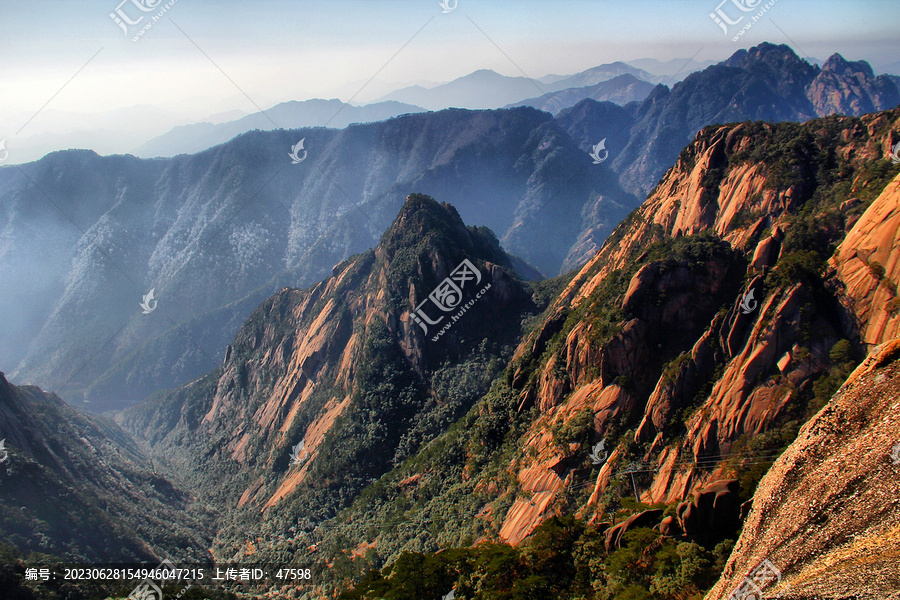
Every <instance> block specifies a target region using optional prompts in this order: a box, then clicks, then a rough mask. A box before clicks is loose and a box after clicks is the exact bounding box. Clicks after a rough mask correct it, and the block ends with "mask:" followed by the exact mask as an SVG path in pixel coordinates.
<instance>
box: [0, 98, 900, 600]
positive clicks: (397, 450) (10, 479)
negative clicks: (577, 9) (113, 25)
mask: <svg viewBox="0 0 900 600" xmlns="http://www.w3.org/2000/svg"><path fill="white" fill-rule="evenodd" d="M457 112H461V111H446V112H444V113H439V114H441V115H444V117H445V118H449V117H448V116H447V115H451V116H453V115H454V113H457ZM529 114H530V115H536V118H540V119H544V120H545V122H550V121H547V119H548V117H547V115H546V114H544V113H538V112H537V111H534V110H532V109H527V108H522V109H516V110H511V111H488V112H484V113H476V114H475V117H476V118H478V119H487V118H489V117H496V116H497V115H505V117H506V118H516V119H524V118H525V117H526V116H527V115H529ZM457 116H458V115H457ZM428 117H429V115H412V116H410V117H408V118H410V119H423V120H424V119H426V118H428ZM395 121H396V120H395ZM488 124H489V125H490V126H491V127H490V128H494V127H496V124H495V123H494V122H492V121H489V123H488ZM442 125H443V124H442ZM351 129H354V128H351ZM276 133H278V132H276ZM246 137H247V136H242V138H240V140H245V138H246ZM261 137H267V134H264V133H263V132H257V133H255V134H253V135H251V136H249V138H250V139H255V138H261ZM245 141H246V140H245ZM898 141H900V108H895V109H893V110H889V111H884V112H879V113H873V114H869V115H865V116H863V117H841V116H832V117H828V118H818V119H814V120H811V121H809V122H806V123H802V124H800V123H795V122H782V123H774V124H773V123H765V122H743V123H735V124H728V125H712V126H709V127H705V128H703V129H702V130H701V131H700V132H699V133H698V135H697V136H695V139H694V140H693V142H691V143H690V144H689V145H688V146H687V147H686V148H684V149H683V151H682V152H680V153H679V156H678V158H677V159H676V160H675V161H674V163H673V165H672V167H671V168H670V169H669V170H668V171H667V172H666V174H665V175H664V177H663V179H662V181H661V182H660V184H659V185H658V186H657V187H656V189H655V190H654V191H653V193H652V194H651V195H650V197H649V198H648V199H647V200H646V201H645V202H644V203H642V204H641V205H640V207H639V208H638V209H636V210H635V211H633V212H632V213H631V214H630V215H629V216H628V217H627V218H626V219H624V220H623V221H622V222H621V223H620V224H619V225H618V226H616V227H615V229H614V232H613V234H612V235H611V237H610V239H609V240H608V242H607V243H606V244H605V245H604V246H603V247H602V248H601V249H600V250H599V251H598V252H596V253H594V254H593V255H592V257H591V259H590V260H589V261H588V262H587V263H586V264H584V265H583V266H582V267H581V268H579V269H577V270H576V272H575V273H572V274H569V275H567V276H562V277H558V278H555V279H551V280H546V281H540V282H529V281H527V280H525V279H524V278H522V277H520V276H518V275H517V274H516V268H515V267H516V262H517V261H516V260H515V259H514V257H512V256H510V255H509V254H508V253H507V252H505V251H504V249H503V248H502V247H501V245H500V243H499V240H498V239H497V238H496V237H495V236H494V235H493V234H492V233H491V231H490V230H488V229H487V228H484V227H477V226H474V225H471V224H469V223H466V222H465V221H464V220H463V218H462V217H461V213H460V211H457V209H456V208H454V207H453V206H452V205H450V204H447V203H439V202H437V201H435V200H434V199H432V198H429V197H427V196H424V195H421V194H410V195H408V196H407V197H406V198H405V199H401V202H400V206H399V208H398V209H397V211H396V215H395V216H394V218H393V219H392V220H391V223H390V225H389V226H388V227H387V228H386V230H385V231H384V233H383V234H382V235H380V236H379V237H378V240H377V242H376V243H375V244H374V247H373V248H370V249H367V250H365V251H362V252H360V253H357V254H355V255H353V256H351V257H349V258H347V259H346V260H343V261H340V262H339V263H338V264H336V265H335V266H334V267H333V269H332V270H331V275H330V276H327V277H325V278H324V279H323V280H321V281H320V282H318V283H316V284H315V285H313V286H309V287H305V288H304V289H299V288H297V287H293V286H291V287H286V288H283V289H279V290H278V291H277V292H276V293H274V294H272V295H271V296H270V297H268V298H267V299H266V300H265V301H263V302H261V303H260V304H259V305H258V306H257V307H256V308H255V309H254V310H253V311H252V312H251V313H250V314H249V317H248V318H246V319H245V320H244V321H243V323H242V324H241V325H240V327H239V329H238V331H237V334H236V335H235V336H234V337H233V339H232V340H230V343H229V344H228V345H227V346H226V347H225V349H224V356H223V359H222V361H221V363H220V364H219V365H216V366H215V367H214V368H212V369H211V370H210V371H209V372H207V373H206V374H205V375H203V376H202V377H199V378H197V379H195V380H193V381H191V382H189V383H187V384H186V385H183V386H180V387H178V388H177V389H174V390H171V391H168V392H163V393H160V394H158V395H157V396H156V397H154V398H152V399H151V400H150V401H148V402H145V403H142V404H141V405H139V406H135V407H132V408H129V409H127V410H125V411H123V412H121V413H120V414H118V415H117V419H116V420H117V423H118V427H117V426H114V425H112V424H110V423H108V422H105V420H103V419H102V418H86V417H79V415H78V414H77V413H74V412H72V409H71V408H69V407H66V406H65V405H64V404H63V403H62V402H60V401H59V400H58V399H57V398H54V397H53V396H50V395H47V394H44V393H42V392H40V391H39V390H36V389H35V388H30V387H24V386H19V387H16V386H10V385H7V384H6V382H5V381H4V380H3V379H0V436H6V437H7V438H9V442H10V443H9V451H10V454H9V456H7V457H5V458H6V461H4V462H3V463H2V464H0V481H2V484H3V485H0V500H2V501H0V506H2V507H4V509H3V510H4V512H3V514H4V517H6V518H5V519H4V520H3V522H2V523H0V527H2V528H3V532H4V534H5V535H4V538H5V539H14V540H15V543H16V545H17V546H19V547H20V548H21V551H22V552H27V551H49V550H52V551H54V552H59V553H62V554H63V555H64V556H66V557H77V556H79V555H80V554H79V551H83V550H82V548H81V547H75V546H71V547H65V544H60V543H59V542H58V540H59V539H66V538H65V536H64V535H62V534H60V533H56V531H55V529H56V528H59V527H60V526H61V525H60V524H61V523H71V526H70V528H69V530H68V531H67V532H65V533H66V535H68V539H73V540H78V541H79V542H80V543H84V544H85V547H86V548H88V549H91V550H92V551H93V548H95V547H97V544H98V543H102V542H103V541H104V540H107V539H115V541H116V542H117V543H119V544H121V545H122V546H123V547H124V548H127V550H126V551H125V552H130V553H132V554H137V553H138V549H139V548H140V547H141V545H142V544H147V545H148V546H149V548H148V550H149V551H152V552H154V553H157V555H158V554H161V553H162V552H164V551H167V550H168V548H167V547H166V546H165V545H164V544H163V543H160V542H159V541H158V540H159V538H160V536H159V529H158V525H159V524H160V521H159V520H157V515H158V514H159V513H158V512H157V510H158V507H159V503H160V502H161V501H165V499H166V498H170V499H171V501H172V506H173V508H174V509H175V510H176V511H177V514H176V515H174V516H173V518H172V520H171V522H172V523H177V532H178V543H179V547H180V548H181V549H182V550H183V552H182V554H181V555H180V556H186V555H192V556H194V557H197V558H205V557H206V556H207V552H211V553H212V554H213V555H214V556H215V557H216V558H217V559H218V560H219V561H225V560H239V561H272V562H275V563H285V564H286V563H288V562H289V561H292V560H296V559H297V557H298V556H299V557H302V560H304V561H306V563H307V564H313V565H315V566H316V569H317V571H316V573H317V575H318V578H317V579H316V580H315V581H314V582H312V584H310V585H307V586H305V587H300V588H298V590H297V591H298V592H299V593H296V594H293V595H294V596H297V597H303V596H302V595H303V594H306V598H313V597H322V596H324V597H332V596H334V595H337V594H338V593H340V592H343V593H344V595H343V596H342V597H343V598H348V599H349V598H366V597H370V598H371V597H397V598H400V599H403V600H407V599H409V600H415V599H418V598H421V597H422V595H423V590H425V592H426V597H431V596H433V595H434V593H435V592H436V591H439V590H444V591H443V592H441V594H443V595H446V590H448V589H455V590H456V591H458V592H459V593H460V596H461V597H479V596H482V597H488V598H490V597H492V596H493V597H498V596H499V597H502V595H503V594H505V593H506V591H507V590H509V589H510V588H513V589H515V590H516V591H517V593H520V594H521V595H523V596H524V597H529V596H530V597H535V596H538V595H540V594H543V595H544V596H550V597H557V598H564V599H566V600H574V599H575V598H581V597H590V596H589V594H594V596H595V597H596V596H597V594H602V596H601V597H612V598H615V597H620V596H622V595H625V594H626V592H627V590H629V589H631V590H634V589H639V590H648V591H649V592H648V593H650V594H651V595H650V596H649V597H650V598H651V599H652V600H678V599H679V598H683V594H684V593H685V592H686V591H687V592H690V593H692V594H693V595H696V594H701V593H703V592H705V590H706V589H708V588H710V587H712V588H713V594H712V596H711V597H712V598H716V600H718V599H719V598H727V597H729V595H730V593H731V591H732V590H734V589H735V588H736V587H737V586H739V585H741V584H742V581H744V578H745V577H746V576H748V575H749V573H751V572H752V571H753V570H754V569H755V568H757V565H758V564H759V563H760V561H761V560H762V558H761V556H760V555H759V550H758V548H760V547H761V546H762V547H764V548H765V550H766V551H767V552H768V553H767V554H766V556H768V557H769V558H768V560H771V561H773V562H772V563H771V564H772V565H773V567H774V568H777V569H778V582H777V583H776V584H773V585H772V586H771V587H772V588H773V590H775V591H783V590H784V588H786V587H787V586H788V585H790V586H791V588H792V590H794V591H793V592H792V593H793V594H794V596H795V597H798V598H802V599H804V600H806V599H810V600H811V599H813V598H815V597H817V594H819V593H820V592H821V591H822V590H823V589H828V590H829V591H830V592H832V593H833V594H834V595H835V596H836V597H844V598H846V597H859V596H863V597H866V596H868V597H889V596H890V595H891V594H893V593H895V592H896V591H897V589H898V586H900V581H898V571H897V569H896V568H895V567H896V565H897V559H896V551H895V550H896V548H895V545H896V544H895V542H896V535H895V533H896V516H897V509H896V503H895V502H892V501H891V500H892V499H893V496H891V495H890V494H891V490H892V489H895V488H896V486H897V485H898V484H900V470H898V468H897V466H898V465H900V462H896V461H894V460H893V459H892V452H900V443H898V442H900V417H898V414H900V413H897V412H896V411H895V410H893V409H894V408H896V407H895V406H894V404H896V396H897V391H898V390H900V360H898V359H900V340H898V336H900V310H898V306H900V302H898V298H897V282H898V280H900V260H898V256H900V228H898V227H897V223H898V219H900V165H898V164H893V163H892V162H891V160H889V158H887V157H889V155H890V151H891V149H892V147H893V146H894V145H895V144H897V143H898ZM257 150H258V149H257ZM220 256H221V255H220ZM461 266H465V270H464V271H462V273H461V272H460V268H461ZM448 281H452V282H453V283H454V285H458V286H459V293H460V295H459V296H458V297H456V296H452V295H437V296H436V295H435V294H434V293H433V292H434V290H437V289H441V288H443V287H446V286H448V285H449V284H448V283H447V282H448ZM164 297H165V296H162V295H161V296H160V302H162V299H163V298H164ZM436 298H437V299H436ZM441 301H443V302H448V303H450V304H454V303H455V307H454V308H453V310H458V309H459V308H460V307H462V306H465V307H466V308H465V311H464V312H462V313H457V312H451V311H445V310H443V309H441V308H439V307H438V306H439V302H441ZM422 302H426V303H428V304H427V308H426V309H425V314H426V315H428V316H429V321H430V320H431V318H434V317H437V316H439V315H440V316H443V318H444V320H445V323H429V325H428V326H427V327H426V326H424V325H422V324H420V323H419V322H417V321H416V320H415V319H413V318H412V316H411V314H410V313H411V309H412V307H414V306H420V303H422ZM464 303H465V304H464ZM157 310H162V305H161V306H160V308H158V309H157ZM151 314H155V311H154V313H151ZM451 314H452V315H454V316H457V317H458V318H456V319H452V321H451V320H449V316H450V315H451ZM451 322H452V325H451V326H450V327H447V325H450V323H451ZM438 327H441V328H442V329H443V331H444V333H443V334H442V335H441V336H440V337H438V338H437V339H435V334H436V332H437V331H438V329H437V328H438ZM445 327H446V328H445ZM871 348H875V349H876V351H875V352H874V353H873V355H872V356H871V357H870V359H869V360H867V361H866V362H865V363H864V364H863V365H862V366H861V367H860V368H859V369H857V370H856V372H855V373H854V374H853V375H850V374H851V372H853V371H854V367H855V365H856V364H857V363H859V362H860V360H861V359H862V357H863V356H864V355H865V354H866V352H867V351H868V350H869V349H871ZM848 375H849V376H850V377H849V379H848ZM845 379H847V382H846V383H844V381H845ZM842 384H843V387H841V386H842ZM839 388H840V391H838V390H839ZM836 391H838V392H837V395H835V392H836ZM36 415H41V416H40V418H38V417H36ZM126 432H127V433H126ZM79 436H82V437H83V438H84V439H83V440H82V439H79ZM129 436H131V438H133V439H134V440H137V441H138V444H140V445H145V447H146V448H147V450H146V451H147V452H149V453H150V455H151V456H152V457H153V459H154V460H155V461H157V462H156V467H152V466H151V472H153V471H155V470H157V469H158V470H159V471H160V473H159V474H156V473H153V475H150V474H148V473H147V471H146V467H145V464H146V458H145V457H144V456H142V451H141V450H138V448H139V445H138V444H134V443H133V442H132V441H131V439H130V437H129ZM60 438H66V440H67V443H62V440H61V439H60ZM300 441H302V442H303V443H304V449H305V453H304V454H303V455H302V456H298V457H297V459H296V460H295V459H293V458H292V457H291V453H290V451H291V449H292V448H295V447H296V445H297V444H298V443H299V442H300ZM120 454H121V455H122V456H120ZM79 462H86V463H90V464H89V465H86V466H83V467H81V466H78V463H79ZM770 467H771V470H770ZM767 471H769V473H768V474H766V472H767ZM72 472H75V473H79V474H83V475H85V476H89V477H90V480H89V481H88V482H87V483H84V482H81V481H79V478H78V477H77V476H76V477H72V476H70V475H69V474H70V473H72ZM629 475H630V477H629ZM38 476H40V478H38ZM57 480H58V481H59V483H56V482H57ZM31 481H39V482H41V483H42V485H44V484H43V482H45V481H46V482H50V483H55V485H56V487H53V486H51V485H49V484H48V485H45V489H47V490H49V491H50V492H51V493H52V497H53V498H54V500H55V499H56V498H57V497H59V496H61V495H62V494H65V493H70V494H73V496H72V497H73V498H75V499H76V500H78V501H80V500H81V499H82V498H86V499H88V500H90V499H91V498H96V500H95V502H96V505H98V506H107V505H109V506H113V507H115V506H119V505H121V506H122V507H124V508H128V507H134V506H141V505H142V503H143V502H144V496H146V498H147V500H148V501H149V502H150V504H151V506H152V508H151V510H150V513H151V514H152V515H153V516H154V519H152V520H150V522H148V523H146V524H144V523H142V527H141V528H140V529H138V530H135V531H127V530H122V531H118V532H116V533H117V534H118V535H117V536H113V535H111V534H110V535H107V530H101V531H97V528H96V527H94V528H92V527H91V523H84V522H83V521H82V520H80V519H75V518H73V517H75V516H77V515H78V514H80V512H79V511H81V510H82V509H81V506H80V504H79V503H77V502H73V503H69V504H66V503H61V502H58V501H56V502H57V504H55V505H54V504H51V507H52V509H53V510H49V509H47V507H45V506H43V505H40V506H37V507H33V506H31V505H28V506H24V507H22V508H15V507H16V505H17V504H18V502H17V500H18V497H17V496H16V494H18V493H20V491H21V489H22V488H23V486H24V485H25V484H26V483H27V482H31ZM757 489H759V490H760V491H759V492H757ZM183 490H191V494H186V493H185V492H183ZM796 496H800V497H802V498H803V499H804V500H803V503H797V502H796V501H795V497H796ZM201 499H202V502H199V501H198V500H201ZM825 500H827V502H825ZM810 505H812V506H814V507H816V508H817V510H813V511H810V510H809V506H810ZM9 507H12V508H9ZM209 511H212V512H214V513H215V514H216V518H215V519H207V518H204V515H206V514H207V513H208V512H209ZM823 512H824V513H825V514H828V515H829V516H830V517H831V518H830V519H828V520H827V521H826V522H821V514H822V513H823ZM104 524H106V522H104ZM742 524H743V527H742ZM190 526H192V527H194V529H191V531H192V532H193V535H192V536H187V535H185V534H184V529H183V528H184V527H190ZM171 528H172V529H173V530H174V529H175V527H174V526H173V527H171ZM47 531H51V532H53V537H52V538H50V537H48V536H47V535H46V532H47ZM13 535H14V536H15V537H13ZM82 540H84V541H82ZM845 541H846V543H845ZM778 542H781V543H780V544H779V543H778ZM784 544H793V545H795V547H797V548H804V549H808V550H809V551H807V552H790V551H789V549H787V548H784V547H783V546H784ZM732 548H734V551H732ZM584 549H587V551H584V552H582V551H581V550H584ZM851 550H852V551H853V552H852V553H850V551H851ZM858 556H862V557H863V558H865V560H866V564H867V565H870V566H871V568H869V569H862V570H861V569H859V568H858V563H857V562H856V560H854V559H855V558H856V557H858ZM154 558H156V557H154ZM31 560H33V559H31ZM26 564H27V563H26ZM726 565H727V566H726ZM601 567H605V568H601ZM723 568H724V571H723ZM720 572H721V573H722V578H721V580H720V581H719V583H718V584H717V585H714V584H716V579H717V578H719V574H720ZM511 573H512V574H511ZM823 573H825V574H826V575H827V579H825V581H824V583H823V582H820V581H819V580H818V578H819V577H822V574H823ZM20 580H21V577H20V578H19V580H16V583H18V582H19V581H20ZM779 586H781V587H779ZM598 590H599V591H598ZM125 593H127V590H126V592H125ZM437 597H440V596H437Z"/></svg>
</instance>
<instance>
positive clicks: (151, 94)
mask: <svg viewBox="0 0 900 600" xmlns="http://www.w3.org/2000/svg"><path fill="white" fill-rule="evenodd" d="M446 1H447V2H448V3H449V4H448V6H450V7H452V6H453V4H454V2H457V3H456V7H455V9H454V10H452V11H450V12H447V13H445V12H443V10H442V7H441V5H440V4H439V2H438V1H437V0H365V1H364V0H328V1H319V0H278V1H275V0H243V1H241V2H238V1H235V0H124V2H123V0H0V40H2V43H0V139H7V140H8V144H12V145H14V144H15V142H16V141H17V140H19V141H23V140H26V139H29V138H31V139H33V138H35V137H39V136H41V135H43V134H47V133H50V132H55V133H59V132H61V131H74V130H79V129H81V130H101V129H107V130H109V135H110V136H115V135H116V132H119V133H120V135H122V136H125V135H126V132H131V133H134V132H142V133H141V134H140V135H149V134H150V132H152V131H159V132H160V133H161V132H162V131H165V130H167V129H168V128H170V127H171V126H173V124H181V123H186V122H194V121H197V120H206V119H207V118H209V117H210V116H214V115H219V114H220V113H226V112H228V111H241V112H244V113H250V112H256V111H257V110H259V109H265V108H268V107H270V106H272V105H274V104H276V103H278V102H283V101H286V100H304V99H308V98H314V97H320V98H333V97H337V98H340V99H341V100H344V101H351V100H352V101H354V102H356V103H362V102H367V101H372V100H374V99H376V98H377V97H379V96H380V95H382V94H384V93H386V91H388V90H390V89H393V88H397V87H402V86H404V85H407V84H409V83H425V82H433V83H438V82H445V81H450V80H452V79H454V78H457V77H461V76H463V75H466V74H468V73H471V72H472V71H475V70H477V69H493V70H495V71H497V72H499V73H502V74H504V75H510V76H522V75H524V76H529V77H534V78H537V77H541V76H544V75H547V74H550V73H557V74H571V73H576V72H578V71H581V70H584V69H587V68H589V67H592V66H596V65H598V64H602V63H607V62H612V61H616V60H633V59H638V58H655V59H658V60H662V61H667V60H671V59H674V58H688V57H695V59H696V60H698V61H705V60H716V61H718V60H722V59H724V58H727V57H728V56H730V55H731V54H733V53H734V52H735V51H737V50H739V49H741V48H747V47H750V46H753V45H755V44H758V43H760V42H762V41H770V42H773V43H784V44H788V45H790V46H791V47H792V48H793V49H794V50H795V52H797V54H799V55H800V56H809V57H813V58H816V59H825V58H827V57H828V56H830V55H831V54H833V53H835V52H839V53H841V54H842V55H843V56H844V57H845V58H847V59H850V60H860V59H865V60H868V61H870V62H871V63H872V64H873V66H874V67H875V68H876V72H883V71H884V70H889V71H890V72H893V73H897V72H898V71H900V67H898V65H900V63H898V61H900V41H898V39H897V31H896V24H898V23H900V3H898V2H896V0H890V1H888V0H871V1H864V2H853V1H846V0H845V1H833V0H767V3H768V4H769V5H771V6H770V7H769V8H768V10H767V12H766V15H765V16H764V17H763V18H762V19H760V21H759V22H758V23H754V25H753V27H752V28H751V29H750V30H748V31H747V32H746V33H745V35H744V36H742V37H741V38H740V39H739V40H738V41H732V40H731V39H730V37H731V32H732V31H733V32H734V33H736V30H737V29H738V28H739V27H738V26H734V27H732V28H731V31H730V33H729V35H725V34H724V33H723V30H722V29H720V27H719V26H718V25H717V24H716V23H715V22H714V21H713V19H712V18H711V17H710V13H713V12H714V11H715V10H716V8H717V7H718V8H720V10H721V11H722V12H723V13H724V14H725V15H727V16H729V18H731V19H737V17H738V16H739V15H742V14H744V13H742V12H741V11H740V10H739V9H738V8H737V7H736V4H735V3H744V4H745V5H746V6H751V7H756V8H760V7H761V6H763V5H764V4H766V2H764V0H725V3H724V4H721V5H720V4H718V2H719V1H720V0H689V1H679V2H674V1H668V2H665V1H661V0H626V1H608V0H590V1H588V0H572V1H547V0H544V1H539V0H515V1H513V0H446ZM139 5H142V6H139ZM142 8H143V9H145V10H142ZM117 9H118V12H117ZM161 11H164V14H162V16H161V17H160V18H159V19H158V20H157V21H156V22H154V23H152V24H151V25H152V26H151V27H150V28H149V29H147V30H146V31H144V33H143V35H141V36H140V37H137V38H135V36H136V34H137V33H138V31H140V30H141V28H142V27H144V26H146V25H147V24H148V23H150V22H151V19H152V18H153V16H154V15H157V14H159V13H160V12H161ZM111 14H112V15H116V16H117V18H119V20H123V18H124V19H127V20H131V21H137V20H138V19H139V18H141V17H143V18H142V19H141V22H139V23H137V24H135V25H127V24H126V25H124V27H125V29H127V33H126V31H124V30H123V28H121V27H120V26H119V25H118V24H117V23H116V22H115V20H114V19H113V18H112V17H111V16H110V15H111ZM747 14H752V13H747ZM746 21H747V20H746V19H745V22H746ZM123 23H124V21H123ZM135 39H136V41H134V40H135ZM373 78H374V80H373ZM370 81H371V83H368V85H366V84H367V82H370ZM235 114H236V113H233V112H232V113H230V117H229V118H231V117H233V116H234V115H235ZM226 116H228V115H222V119H225V118H226ZM214 120H215V119H214Z"/></svg>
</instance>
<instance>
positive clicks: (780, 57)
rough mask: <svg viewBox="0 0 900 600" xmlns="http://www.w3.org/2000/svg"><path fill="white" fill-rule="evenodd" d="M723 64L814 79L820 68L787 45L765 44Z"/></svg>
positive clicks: (732, 57) (740, 53) (744, 51)
mask: <svg viewBox="0 0 900 600" xmlns="http://www.w3.org/2000/svg"><path fill="white" fill-rule="evenodd" d="M722 64H724V65H725V66H728V67H736V68H739V69H751V68H758V67H760V66H761V65H765V66H766V67H768V68H770V69H773V70H775V71H779V72H783V73H794V72H796V73H798V74H799V75H801V76H809V77H814V76H815V75H816V73H817V72H818V70H819V68H818V67H816V66H815V65H811V64H809V63H808V62H806V61H805V60H803V59H802V58H800V57H799V56H797V54H796V53H795V52H794V51H793V50H792V49H791V47H790V46H788V45H787V44H771V43H769V42H763V43H761V44H759V45H758V46H754V47H752V48H749V49H746V50H744V49H742V50H738V51H737V52H735V53H734V54H732V55H731V57H730V58H729V59H728V60H726V61H724V62H723V63H722Z"/></svg>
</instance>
